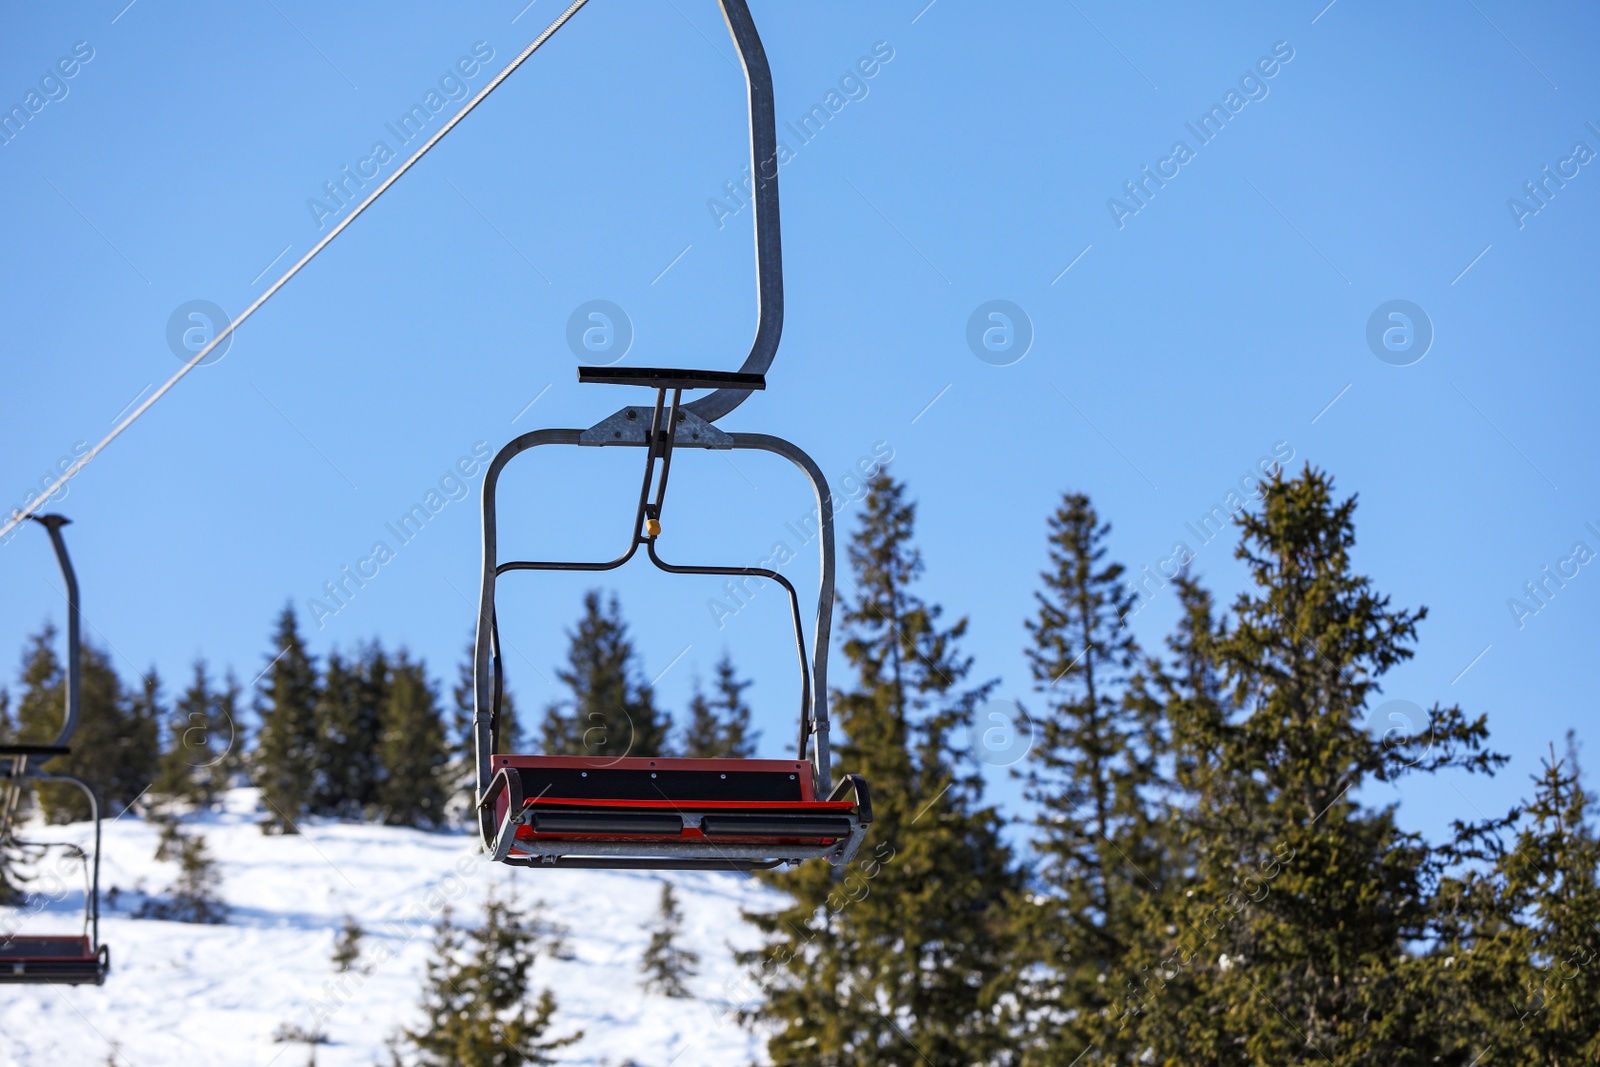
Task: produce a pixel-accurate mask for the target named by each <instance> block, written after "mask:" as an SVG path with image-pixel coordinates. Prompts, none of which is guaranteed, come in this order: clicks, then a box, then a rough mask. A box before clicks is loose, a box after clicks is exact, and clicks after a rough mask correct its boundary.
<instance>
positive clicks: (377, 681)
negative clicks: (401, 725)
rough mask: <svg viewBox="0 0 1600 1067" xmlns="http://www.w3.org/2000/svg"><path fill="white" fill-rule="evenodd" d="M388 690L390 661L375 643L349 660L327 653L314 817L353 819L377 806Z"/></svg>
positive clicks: (319, 708)
mask: <svg viewBox="0 0 1600 1067" xmlns="http://www.w3.org/2000/svg"><path fill="white" fill-rule="evenodd" d="M388 691H389V660H388V657H387V656H386V655H385V654H384V652H383V649H382V647H380V646H379V644H378V643H377V642H376V641H374V642H372V644H370V645H368V646H367V647H366V648H365V649H363V650H362V651H361V652H360V653H359V655H358V656H357V657H355V658H352V659H345V658H344V657H342V656H340V655H339V653H338V652H337V651H335V652H331V653H329V655H328V660H327V664H326V666H325V667H324V669H323V674H322V690H321V692H320V693H319V694H318V699H317V707H316V717H317V736H318V742H317V754H318V760H319V765H320V770H319V772H318V774H317V787H318V791H317V796H316V798H315V800H314V801H313V804H312V810H313V811H316V812H317V813H318V814H322V815H336V816H338V817H340V818H345V819H358V818H360V817H361V816H362V815H363V814H364V813H365V812H368V811H371V810H373V809H374V808H376V807H377V806H378V803H379V800H378V791H379V783H380V781H381V780H382V779H383V774H384V772H383V760H382V758H381V756H380V754H379V747H380V738H381V736H382V730H383V725H382V717H383V707H384V704H385V701H386V700H387V698H388Z"/></svg>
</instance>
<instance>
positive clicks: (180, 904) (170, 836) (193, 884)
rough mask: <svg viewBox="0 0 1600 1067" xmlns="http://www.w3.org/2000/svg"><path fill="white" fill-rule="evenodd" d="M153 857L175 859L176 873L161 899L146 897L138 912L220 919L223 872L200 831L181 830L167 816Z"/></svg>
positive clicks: (224, 913) (224, 914) (224, 911)
mask: <svg viewBox="0 0 1600 1067" xmlns="http://www.w3.org/2000/svg"><path fill="white" fill-rule="evenodd" d="M156 859H158V860H168V859H176V860H177V861H178V877H177V880H176V881H175V882H173V885H172V889H171V891H170V892H169V893H168V894H167V896H166V897H165V898H164V899H159V900H147V901H145V902H144V904H143V905H141V906H140V908H139V911H138V913H137V914H138V916H139V917H140V918H147V919H166V920H169V921H171V922H181V923H222V922H226V921H227V918H228V906H227V905H226V904H225V903H223V901H222V898H221V894H220V891H221V887H222V875H221V873H220V872H219V871H218V870H217V864H216V861H215V860H214V859H213V858H212V856H211V850H210V849H209V848H207V847H206V839H205V837H204V836H202V835H200V834H194V835H189V834H185V833H183V832H182V830H181V828H180V826H179V823H178V820H177V819H176V818H172V817H170V816H169V817H168V820H167V821H166V822H165V825H164V827H163V833H162V838H161V842H160V844H159V845H158V846H157V849H156Z"/></svg>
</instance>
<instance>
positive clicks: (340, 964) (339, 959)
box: [333, 915, 367, 972]
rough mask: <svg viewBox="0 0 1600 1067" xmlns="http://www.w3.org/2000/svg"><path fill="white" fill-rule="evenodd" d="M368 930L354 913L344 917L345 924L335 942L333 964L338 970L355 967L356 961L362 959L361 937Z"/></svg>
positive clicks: (347, 969)
mask: <svg viewBox="0 0 1600 1067" xmlns="http://www.w3.org/2000/svg"><path fill="white" fill-rule="evenodd" d="M366 935H367V932H366V931H365V930H363V929H362V928H361V924H360V923H359V922H357V921H356V917H355V916H354V915H346V916H345V917H344V926H343V927H341V928H340V930H339V936H338V938H336V939H335V940H334V943H333V966H334V969H335V970H337V971H341V972H342V971H349V970H353V969H355V966H356V963H357V962H358V961H359V960H360V959H361V939H362V938H364V937H365V936H366Z"/></svg>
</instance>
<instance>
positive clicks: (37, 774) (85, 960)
mask: <svg viewBox="0 0 1600 1067" xmlns="http://www.w3.org/2000/svg"><path fill="white" fill-rule="evenodd" d="M29 518H31V519H33V520H34V521H35V522H37V523H39V524H40V525H41V526H43V527H44V528H45V529H46V531H48V532H49V534H50V543H51V545H52V546H53V547H54V549H55V553H56V562H57V563H59V564H60V565H61V577H62V579H63V580H64V581H65V584H66V593H67V671H66V679H65V689H66V693H65V697H66V700H65V705H66V707H65V714H64V717H63V720H62V723H61V731H60V733H58V734H57V735H56V738H55V740H54V741H52V742H51V743H50V744H48V745H21V744H18V745H0V781H3V786H0V843H4V842H6V841H12V842H15V843H17V844H32V843H31V842H21V841H17V839H16V838H15V836H14V829H15V826H16V820H17V818H18V816H19V814H20V810H21V806H22V796H23V791H24V790H25V789H27V788H29V787H30V786H32V785H36V784H37V783H40V782H57V783H63V784H66V785H71V786H73V787H75V788H77V789H78V790H80V791H81V792H82V793H83V795H84V796H85V797H86V798H87V799H88V801H89V812H90V817H91V819H92V820H93V822H94V852H93V854H92V856H88V857H83V858H84V865H85V868H86V871H85V873H86V882H87V884H86V885H85V887H84V888H85V891H84V916H83V933H82V934H80V935H58V934H17V933H12V934H5V933H3V932H0V984H16V983H41V982H44V983H55V984H62V985H83V984H86V983H93V984H94V985H100V984H102V983H103V982H105V979H106V974H107V972H108V971H109V970H110V969H111V949H110V947H109V946H107V945H103V944H101V943H100V799H99V797H97V796H96V795H95V792H94V790H93V789H91V788H89V786H88V784H87V783H85V782H82V781H80V780H79V779H77V778H74V777H72V776H70V775H64V774H47V773H45V772H44V771H42V770H41V769H39V766H38V765H42V764H43V763H45V762H47V761H48V760H51V759H54V758H55V757H57V756H66V755H69V754H71V752H72V749H71V747H70V743H71V741H72V735H73V733H75V732H76V731H77V728H78V706H79V693H80V684H79V683H80V680H81V673H82V671H81V661H82V656H81V646H80V643H79V629H80V627H79V609H78V579H77V575H76V574H74V573H73V570H72V560H71V559H70V558H69V557H68V555H67V544H66V541H65V540H64V539H63V538H62V536H61V527H63V526H65V525H67V524H68V522H70V521H71V520H69V519H67V518H66V517H64V516H61V515H30V516H29ZM74 847H75V846H74ZM78 851H79V855H80V857H82V855H83V854H82V850H78Z"/></svg>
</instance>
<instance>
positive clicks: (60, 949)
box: [0, 934, 111, 985]
mask: <svg viewBox="0 0 1600 1067" xmlns="http://www.w3.org/2000/svg"><path fill="white" fill-rule="evenodd" d="M110 967H111V950H110V948H109V947H108V946H106V945H101V946H100V949H99V951H96V950H95V948H94V946H93V945H91V944H90V943H89V939H88V938H87V937H69V936H56V935H43V936H28V935H21V934H19V935H16V936H13V937H8V938H4V939H0V984H18V983H30V982H50V983H56V984H61V985H84V984H89V983H92V984H94V985H100V984H101V983H102V982H104V981H105V977H106V972H107V971H108V970H110Z"/></svg>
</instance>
